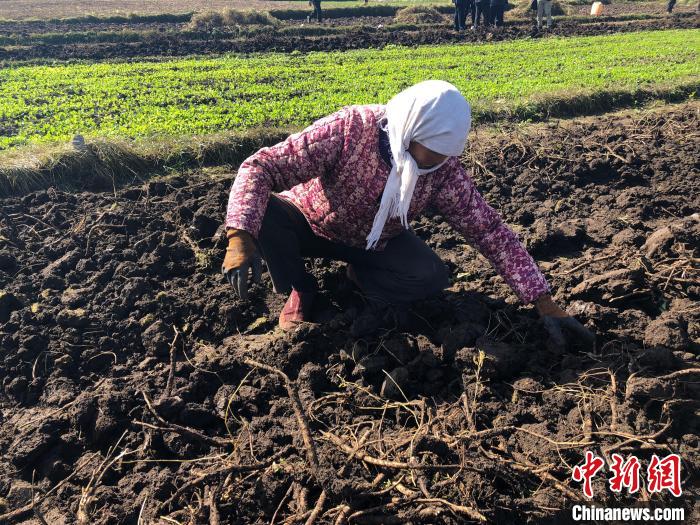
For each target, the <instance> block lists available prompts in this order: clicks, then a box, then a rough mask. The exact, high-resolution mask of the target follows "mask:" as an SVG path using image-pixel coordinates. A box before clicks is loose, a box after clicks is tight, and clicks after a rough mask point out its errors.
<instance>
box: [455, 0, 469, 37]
mask: <svg viewBox="0 0 700 525" xmlns="http://www.w3.org/2000/svg"><path fill="white" fill-rule="evenodd" d="M452 3H453V4H454V5H455V31H463V30H465V29H466V28H467V25H466V23H467V10H468V9H469V0H452Z"/></svg>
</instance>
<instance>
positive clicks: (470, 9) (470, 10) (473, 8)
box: [467, 0, 476, 28]
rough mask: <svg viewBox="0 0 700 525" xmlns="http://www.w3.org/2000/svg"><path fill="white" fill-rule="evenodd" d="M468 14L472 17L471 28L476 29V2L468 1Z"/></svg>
mask: <svg viewBox="0 0 700 525" xmlns="http://www.w3.org/2000/svg"><path fill="white" fill-rule="evenodd" d="M467 13H469V14H470V16H471V19H472V23H471V26H472V28H474V21H475V20H476V3H475V1H474V0H467Z"/></svg>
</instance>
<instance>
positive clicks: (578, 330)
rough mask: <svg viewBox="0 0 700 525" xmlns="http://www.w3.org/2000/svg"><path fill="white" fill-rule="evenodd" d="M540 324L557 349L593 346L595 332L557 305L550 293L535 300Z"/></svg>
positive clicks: (591, 347) (589, 348) (588, 348)
mask: <svg viewBox="0 0 700 525" xmlns="http://www.w3.org/2000/svg"><path fill="white" fill-rule="evenodd" d="M535 307H536V308H537V312H538V313H539V314H540V318H541V319H542V324H543V325H544V327H545V329H546V330H547V333H548V334H549V343H550V345H551V346H552V347H553V349H556V350H558V351H564V350H565V349H566V348H567V347H570V346H577V345H578V346H581V347H583V348H584V349H585V350H589V351H590V350H593V349H594V348H595V334H594V333H593V332H591V331H590V330H589V329H588V328H586V327H585V326H583V325H582V324H581V323H579V322H578V321H577V320H576V319H575V318H573V317H571V316H570V315H569V314H568V313H567V312H566V311H565V310H563V309H562V308H560V307H559V305H557V304H556V303H555V302H554V300H552V296H551V295H543V296H542V297H540V298H539V299H537V301H535Z"/></svg>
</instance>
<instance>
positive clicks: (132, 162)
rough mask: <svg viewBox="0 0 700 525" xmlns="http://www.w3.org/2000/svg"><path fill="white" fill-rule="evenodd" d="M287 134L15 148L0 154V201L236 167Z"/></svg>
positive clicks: (270, 131) (279, 131)
mask: <svg viewBox="0 0 700 525" xmlns="http://www.w3.org/2000/svg"><path fill="white" fill-rule="evenodd" d="M290 132H291V130H289V129H264V130H259V129H258V130H250V131H247V132H245V133H221V134H216V135H211V136H205V137H182V138H173V139H168V140H165V139H164V140H162V141H143V142H128V141H124V140H109V141H107V140H89V141H87V143H86V144H85V147H84V148H75V147H73V146H72V145H71V144H70V143H55V144H45V145H32V146H27V147H22V148H16V149H13V150H9V151H6V152H3V153H2V154H0V198H2V197H7V196H10V195H23V194H26V193H29V192H31V191H36V190H40V189H45V188H48V187H50V186H55V187H59V188H63V189H81V190H111V189H113V188H116V187H117V186H121V185H123V184H128V183H133V182H136V181H138V180H144V179H147V178H149V177H150V176H152V175H154V174H158V173H162V172H164V171H167V170H173V169H184V168H190V167H201V166H219V165H223V164H231V165H237V164H240V163H241V162H242V161H243V160H245V159H246V158H247V157H248V156H250V155H251V154H252V153H254V152H255V151H257V150H258V149H260V148H262V147H264V146H270V145H273V144H275V143H277V142H279V141H281V140H283V139H284V138H286V137H287V136H288V135H289V133H290Z"/></svg>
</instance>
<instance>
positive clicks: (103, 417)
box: [0, 103, 700, 525]
mask: <svg viewBox="0 0 700 525" xmlns="http://www.w3.org/2000/svg"><path fill="white" fill-rule="evenodd" d="M699 117H700V107H699V106H698V104H696V103H690V104H685V105H682V106H676V107H670V108H661V109H657V110H654V111H650V112H645V113H641V112H640V113H635V114H634V115H632V116H629V115H627V116H625V115H622V116H605V117H598V118H595V119H589V120H584V121H578V122H574V123H571V122H565V123H554V124H548V125H540V126H536V127H531V128H528V129H525V130H508V129H501V130H500V131H499V132H498V133H495V132H494V133H492V132H490V131H487V130H485V129H479V130H477V131H476V132H475V133H474V134H473V136H472V140H471V144H472V146H471V149H470V151H469V154H468V155H467V156H466V157H465V159H464V162H465V165H467V166H468V167H470V168H473V169H474V176H475V178H476V180H477V181H478V184H479V186H480V188H481V189H482V192H483V193H484V195H485V196H486V198H487V199H488V200H489V201H490V202H491V203H492V204H493V205H494V206H495V207H497V208H498V209H499V210H500V211H501V212H502V214H503V216H504V217H505V219H506V220H507V221H508V222H509V223H510V224H512V225H513V227H514V229H516V231H518V232H519V233H520V234H521V236H522V238H523V239H524V242H525V243H526V244H527V245H528V247H529V249H530V250H531V252H532V253H533V255H534V256H535V257H536V258H537V259H538V260H539V261H540V262H541V265H542V268H543V269H544V270H545V272H546V273H547V274H548V275H549V276H550V278H551V282H552V284H553V287H554V289H555V290H556V298H557V300H558V301H559V302H561V303H562V304H563V305H566V306H567V307H568V308H569V309H570V311H571V312H573V313H575V314H576V316H577V317H578V318H579V319H580V320H581V321H582V322H583V323H585V324H586V325H587V326H589V327H590V328H592V329H594V330H595V331H596V332H597V334H598V343H597V347H596V349H595V350H594V351H592V352H584V351H581V350H580V349H578V348H577V347H575V346H573V347H569V348H564V347H561V346H559V345H556V344H554V342H553V341H551V340H549V339H548V337H547V335H546V332H545V330H544V329H543V327H542V325H541V324H540V323H539V322H538V320H537V317H536V315H535V312H534V311H533V309H532V307H529V306H520V305H518V304H517V302H516V301H515V298H514V296H513V295H512V293H511V292H510V291H509V290H508V289H507V287H506V286H505V284H504V283H503V282H502V281H501V279H500V278H499V277H497V276H496V274H495V273H494V271H493V270H492V269H490V267H489V266H488V264H487V263H486V262H485V261H484V260H483V258H481V257H480V256H479V255H478V254H477V253H476V252H475V251H474V250H473V249H471V248H469V247H468V246H467V245H466V244H465V242H464V240H463V239H461V238H460V237H459V236H458V235H456V234H455V233H454V232H453V231H452V230H451V229H450V228H449V227H448V226H447V224H446V223H445V222H444V218H443V217H440V216H437V215H431V216H429V217H426V218H424V219H422V220H420V221H419V222H417V223H416V224H414V227H415V230H416V231H417V232H418V234H419V235H421V236H422V237H423V238H424V239H425V240H426V241H427V242H428V243H429V244H430V245H431V246H432V247H433V248H434V249H435V250H436V251H437V252H438V253H439V254H440V256H441V257H442V258H443V259H444V260H445V261H446V263H447V264H448V266H449V269H450V273H451V278H452V285H451V287H450V288H449V289H448V290H447V291H446V292H445V293H444V294H443V295H441V296H440V297H438V298H435V299H431V300H426V301H423V302H421V303H418V304H415V305H414V306H413V307H412V309H411V311H410V312H409V314H408V317H406V316H404V315H393V316H391V315H388V316H387V318H386V319H385V321H384V323H383V325H382V326H381V327H380V329H379V330H378V331H376V332H373V333H368V334H366V335H363V336H362V337H355V336H353V335H352V334H353V332H352V327H353V326H357V322H358V319H362V318H363V316H364V315H365V313H364V310H363V308H364V301H363V299H362V297H361V296H360V295H359V294H358V293H357V292H356V291H355V290H354V289H353V287H352V286H351V285H350V284H349V283H348V282H347V280H346V278H345V268H344V267H343V265H341V264H339V263H333V262H329V261H323V260H316V261H310V263H309V264H310V267H311V268H312V270H313V272H314V273H315V274H316V275H317V276H318V278H319V281H320V283H321V285H322V288H323V291H322V294H321V299H320V301H319V304H318V307H317V308H316V312H315V316H316V320H317V321H318V324H310V325H308V326H303V327H300V328H299V329H298V330H297V331H296V332H294V333H292V334H283V333H280V332H279V331H278V330H276V329H275V323H276V315H277V314H278V312H279V311H280V309H281V306H282V303H283V301H284V298H283V297H280V296H277V295H275V294H273V292H272V291H271V286H270V281H269V278H268V276H267V275H265V276H264V279H263V282H262V284H261V285H258V286H255V287H254V288H253V290H252V296H253V297H254V299H253V300H252V303H251V304H248V305H245V304H242V303H240V302H238V301H236V300H235V299H234V297H233V295H232V292H231V290H230V288H229V286H228V285H227V284H226V283H224V281H223V279H222V277H221V276H220V274H219V271H218V268H219V266H220V264H221V258H222V254H223V250H224V246H225V239H224V237H223V235H222V228H221V219H222V217H223V212H224V207H225V203H226V199H227V190H228V188H229V186H230V182H231V181H230V178H225V179H220V178H219V179H214V178H212V177H210V176H209V174H207V173H201V172H200V173H191V174H181V175H175V176H171V177H169V178H167V179H165V180H153V181H151V182H148V183H146V184H145V185H143V186H138V187H126V188H121V189H119V188H117V189H113V188H105V190H106V191H104V192H100V191H97V190H96V191H93V192H84V193H78V194H70V193H65V192H61V191H58V190H55V189H50V190H48V191H41V192H36V193H32V194H29V195H26V196H23V197H17V198H10V199H5V200H3V201H2V203H1V204H2V207H1V208H0V381H1V383H2V385H1V388H0V422H2V424H1V425H0V522H3V523H4V522H9V523H17V522H22V521H23V520H32V519H34V518H33V513H32V505H31V501H32V497H34V498H35V499H36V501H37V503H36V512H37V513H40V514H41V515H42V516H43V517H44V518H45V519H46V521H47V522H48V523H51V524H52V525H53V524H62V523H76V520H77V522H78V523H90V524H133V523H137V522H139V523H173V522H177V523H193V524H194V523H212V524H214V523H230V524H232V523H236V524H238V523H270V522H271V521H274V522H275V523H292V522H294V521H296V522H303V521H304V520H306V519H307V518H308V517H309V515H310V514H309V513H310V512H311V509H313V508H314V507H315V505H316V504H317V502H318V501H319V498H321V499H320V501H321V504H320V511H319V515H318V518H317V519H316V522H317V523H334V522H336V523H344V520H343V519H342V516H343V515H344V516H345V517H346V518H348V519H349V521H350V522H353V523H409V522H411V523H462V522H465V521H470V520H472V519H478V517H479V515H483V516H485V518H486V519H488V520H489V522H492V523H508V524H510V523H513V524H515V523H518V524H520V523H566V522H567V518H566V517H567V516H569V515H570V509H571V506H572V505H573V504H574V501H576V500H583V495H582V493H581V490H580V485H579V484H578V483H575V482H573V481H572V480H571V468H572V467H573V466H574V465H577V464H580V463H581V461H582V457H583V453H584V451H585V450H591V451H594V452H595V453H596V454H599V455H603V456H606V457H609V455H610V454H611V453H612V452H618V453H620V454H622V455H623V456H624V457H628V456H629V455H630V454H637V455H639V456H640V458H641V459H642V465H643V468H642V472H643V473H644V472H646V471H645V468H646V466H647V465H648V462H649V459H650V457H651V454H653V453H656V454H659V455H660V456H665V455H667V454H669V453H670V452H677V453H679V454H680V455H681V457H682V460H683V467H682V468H683V470H682V481H683V490H684V492H683V496H682V497H681V498H679V499H675V498H673V497H671V496H670V495H668V493H667V492H664V493H662V494H651V495H650V494H648V493H647V492H646V489H643V490H644V492H643V493H642V495H639V494H638V495H634V496H627V495H622V496H616V495H614V494H613V493H611V492H609V491H608V490H607V487H606V481H605V478H606V477H607V473H606V475H602V474H601V475H599V476H598V477H597V478H596V480H595V482H594V491H595V502H596V503H597V504H599V505H607V506H613V507H617V506H630V505H633V504H640V503H643V502H644V501H645V500H646V501H649V502H650V503H649V504H650V505H664V506H672V507H678V506H685V507H686V508H687V509H688V510H687V514H686V521H687V522H688V523H692V522H697V516H698V514H697V512H698V509H697V508H696V509H694V512H695V514H694V516H691V512H693V509H692V505H693V501H694V500H695V501H697V497H698V486H697V468H698V464H699V463H698V461H699V459H700V457H699V454H698V450H699V447H698V443H699V439H700V428H699V421H700V419H699V418H698V417H697V410H698V391H699V390H700V387H699V386H698V385H699V383H698V380H699V374H698V370H700V363H699V362H698V352H699V351H700V345H699V344H698V343H699V341H700V324H699V322H698V321H699V320H700V309H699V308H698V298H699V296H700V286H699V285H698V273H699V271H700V270H699V267H698V257H699V254H698V253H697V249H698V246H699V245H700V244H699V239H700V219H699V218H698V216H697V211H698V209H699V208H700V206H699V205H700V178H699V177H698V175H699V174H700V164H699V161H698V159H700V141H699V140H698V129H700V126H699V124H700V118H699ZM694 214H695V215H694ZM353 323H354V324H353ZM250 359H253V360H255V361H257V362H260V363H262V364H264V365H267V366H269V367H276V368H277V369H278V370H279V371H280V372H284V373H286V374H287V375H288V376H289V378H290V382H289V384H287V383H286V382H285V380H284V378H283V377H282V375H281V374H280V373H278V372H277V371H275V370H273V369H266V368H259V367H258V368H255V366H254V365H255V363H253V362H252V361H250ZM148 404H150V407H149V406H148ZM300 420H301V421H302V423H300V422H299V421H300ZM305 429H308V433H306V432H304V431H303V430H305ZM382 461H384V463H382ZM32 479H33V480H34V486H33V488H32V484H31V483H32ZM3 513H4V514H3ZM158 516H168V517H169V518H170V519H171V520H175V521H167V522H166V521H164V520H160V521H158V519H157V517H158ZM217 518H218V519H219V521H217ZM694 518H695V519H694ZM30 522H32V523H37V521H26V523H30Z"/></svg>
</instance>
